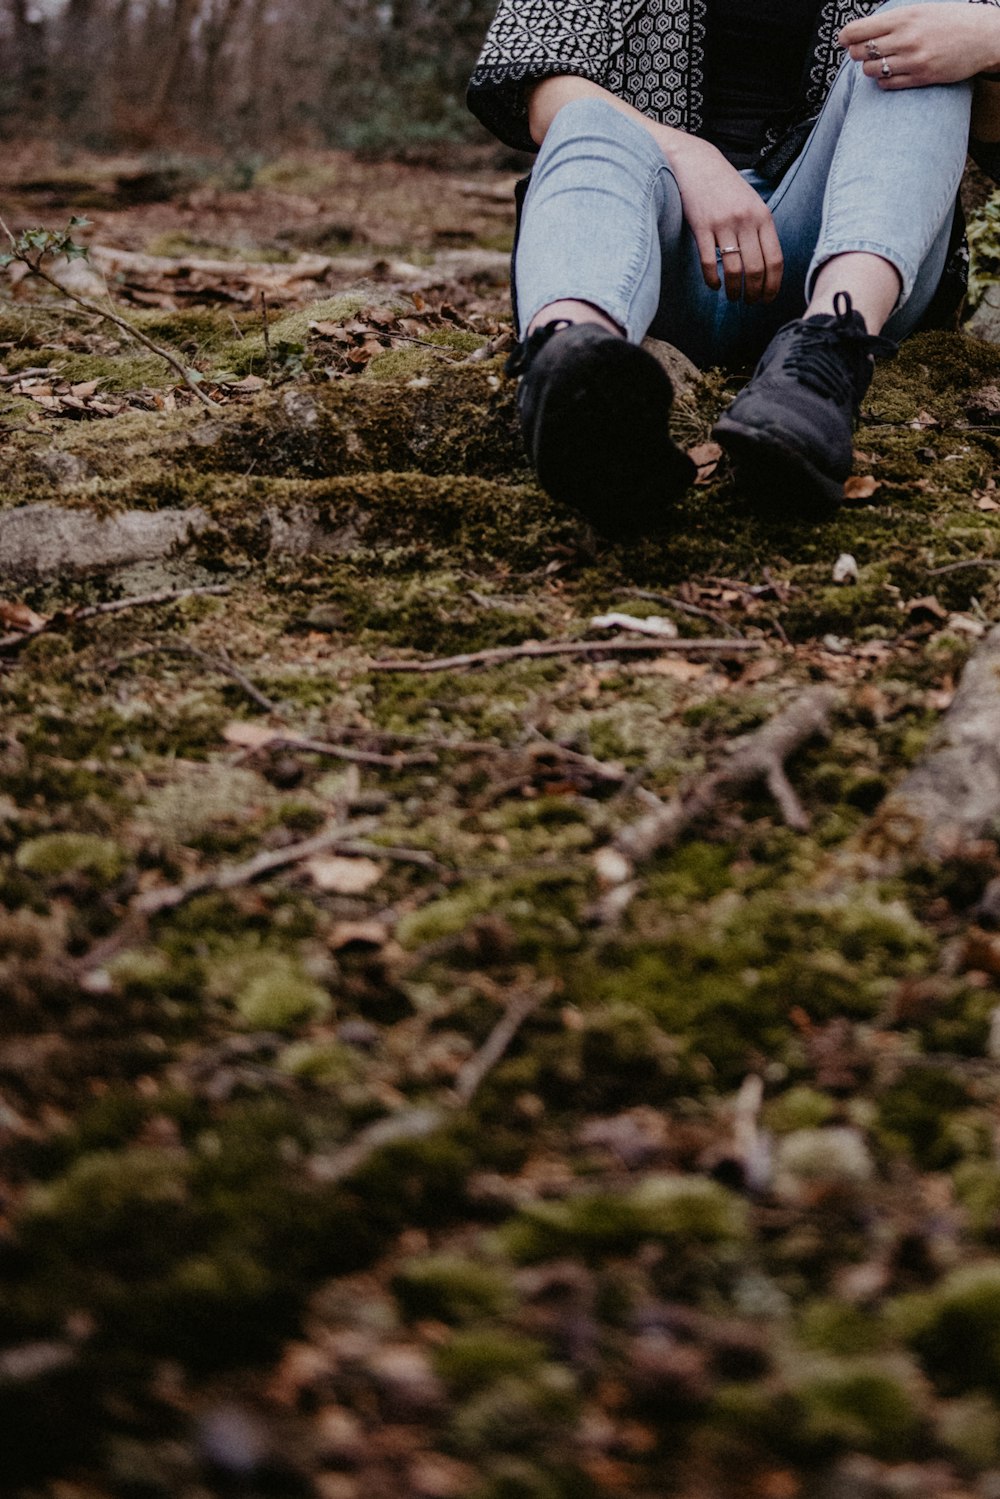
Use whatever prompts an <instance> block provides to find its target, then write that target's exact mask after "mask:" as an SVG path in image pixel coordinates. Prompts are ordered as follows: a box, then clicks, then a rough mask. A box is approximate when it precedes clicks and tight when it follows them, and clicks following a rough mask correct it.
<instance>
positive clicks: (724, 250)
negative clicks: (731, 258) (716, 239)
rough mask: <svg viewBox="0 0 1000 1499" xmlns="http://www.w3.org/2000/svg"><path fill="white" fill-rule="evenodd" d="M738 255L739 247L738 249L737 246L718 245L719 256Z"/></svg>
mask: <svg viewBox="0 0 1000 1499" xmlns="http://www.w3.org/2000/svg"><path fill="white" fill-rule="evenodd" d="M739 253H740V247H739V245H720V246H719V254H720V255H738V254H739Z"/></svg>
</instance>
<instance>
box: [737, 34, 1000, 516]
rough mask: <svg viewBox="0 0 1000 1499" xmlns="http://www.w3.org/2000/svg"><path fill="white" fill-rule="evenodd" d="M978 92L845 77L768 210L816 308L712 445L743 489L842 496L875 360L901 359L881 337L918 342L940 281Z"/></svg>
mask: <svg viewBox="0 0 1000 1499" xmlns="http://www.w3.org/2000/svg"><path fill="white" fill-rule="evenodd" d="M971 94H972V89H971V85H970V84H969V83H959V84H952V85H949V86H947V87H933V88H924V89H913V90H901V91H893V92H883V90H881V89H880V88H879V87H878V84H877V83H876V82H875V81H874V80H873V79H870V78H867V77H865V75H864V74H863V73H862V71H861V69H860V65H859V64H857V63H849V64H847V65H845V67H844V69H843V70H842V72H841V75H840V77H839V78H838V80H837V83H836V85H835V86H834V88H833V90H832V91H831V94H830V98H829V100H828V101H827V107H826V109H825V110H824V112H823V115H822V116H821V118H820V120H819V122H818V123H817V125H816V128H815V130H814V131H813V134H812V136H811V138H810V140H809V143H808V145H807V147H806V149H805V151H804V152H803V154H802V156H801V157H800V158H799V161H798V162H797V163H796V164H795V166H793V168H792V169H791V171H790V172H789V173H788V175H787V177H786V178H785V179H784V180H783V181H782V183H781V184H780V186H779V187H778V189H777V191H776V192H775V193H774V194H773V196H772V197H771V199H770V200H769V206H770V207H771V210H772V213H773V215H774V220H775V225H776V227H777V228H778V232H779V237H780V238H781V241H782V245H783V246H784V247H785V253H786V264H787V267H788V270H790V271H791V272H792V277H793V280H792V282H791V284H790V285H789V287H788V288H787V293H788V294H793V293H794V292H795V290H796V289H797V285H798V284H800V285H801V287H802V297H803V300H804V301H805V302H806V304H807V305H806V307H805V309H804V315H802V313H801V312H800V313H799V315H798V316H797V317H795V318H794V319H793V320H792V321H790V322H789V323H788V324H786V326H785V327H784V328H782V329H781V330H780V331H779V332H778V333H777V334H776V335H775V336H774V337H773V339H772V341H771V342H770V343H769V345H768V347H767V349H766V351H765V353H764V355H763V357H762V358H761V361H760V363H759V365H758V367H757V370H756V372H755V374H754V377H753V379H752V380H751V382H750V384H749V385H748V386H747V387H746V388H745V390H743V391H742V392H741V393H740V395H739V396H737V398H736V400H735V401H734V402H733V405H732V406H731V408H730V409H729V411H728V412H726V413H725V414H724V415H723V416H722V417H721V418H720V420H719V423H718V425H717V427H716V435H717V437H718V439H719V441H720V442H721V443H722V444H723V446H724V447H726V448H727V450H728V452H729V454H730V456H731V457H732V458H733V460H734V461H735V462H736V464H737V467H738V469H739V471H740V477H741V479H742V480H744V482H746V483H747V484H748V485H750V486H751V487H753V488H756V489H758V490H759V491H761V492H766V493H767V494H769V495H770V496H771V497H772V499H775V498H776V499H778V500H780V501H782V502H783V503H785V504H786V505H790V506H794V507H795V508H796V509H798V510H800V511H801V510H809V509H816V508H820V509H826V508H828V507H829V506H831V505H834V504H836V503H837V502H838V500H839V498H840V497H841V494H842V486H843V481H844V479H845V478H846V477H847V475H848V473H849V472H850V468H851V455H852V433H853V426H854V422H855V420H856V417H857V412H858V409H859V407H860V404H861V401H862V399H863V397H864V394H865V392H866V390H867V388H868V385H869V383H870V381H871V377H872V372H873V369H874V361H875V355H876V354H877V353H878V352H880V351H882V350H883V349H884V350H885V351H888V350H889V349H891V348H892V347H893V345H892V344H891V343H889V342H888V340H886V339H880V338H877V337H876V336H875V335H877V334H878V332H879V330H880V329H881V328H882V327H883V326H885V327H886V329H887V331H888V332H889V333H890V334H892V336H893V337H896V338H898V337H905V336H906V335H907V334H908V333H911V332H913V331H914V329H915V328H916V327H917V326H918V325H919V322H920V319H921V317H922V316H923V314H924V312H925V311H926V309H927V307H928V306H929V305H930V302H931V299H932V298H933V295H934V292H935V289H936V287H937V284H938V282H939V280H940V276H941V273H942V271H943V269H944V263H945V257H946V255H947V247H948V241H949V236H950V230H951V223H952V217H953V213H954V203H955V198H956V195H957V193H958V188H959V184H960V182H961V176H962V171H963V168H964V165H965V153H966V143H967V139H968V128H969V113H970V107H971ZM817 205H819V207H820V210H821V211H820V214H819V222H818V224H817V222H816V217H817ZM786 274H787V271H786ZM800 277H801V282H799V278H800ZM783 290H785V289H783ZM747 331H748V329H747V326H746V325H744V327H743V328H740V329H737V330H736V333H737V336H739V335H740V334H745V333H746V332H747ZM754 331H756V332H758V333H760V332H763V331H764V330H763V328H762V327H760V326H759V325H758V327H757V329H756V330H754Z"/></svg>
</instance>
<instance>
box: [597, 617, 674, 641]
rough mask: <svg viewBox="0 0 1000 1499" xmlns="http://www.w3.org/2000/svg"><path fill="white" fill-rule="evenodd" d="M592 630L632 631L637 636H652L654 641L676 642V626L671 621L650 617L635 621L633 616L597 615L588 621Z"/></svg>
mask: <svg viewBox="0 0 1000 1499" xmlns="http://www.w3.org/2000/svg"><path fill="white" fill-rule="evenodd" d="M590 624H591V628H592V629H594V630H633V631H634V632H635V633H636V634H638V635H652V636H653V638H654V639H656V640H676V639H677V626H676V625H675V624H674V622H673V620H672V619H661V618H660V616H659V615H656V614H654V615H651V616H650V617H649V618H648V619H637V618H636V617H635V615H633V614H598V615H597V617H596V619H592V620H591V621H590Z"/></svg>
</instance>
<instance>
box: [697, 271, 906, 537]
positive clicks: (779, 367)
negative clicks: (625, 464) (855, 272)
mask: <svg viewBox="0 0 1000 1499" xmlns="http://www.w3.org/2000/svg"><path fill="white" fill-rule="evenodd" d="M833 305H834V308H835V311H834V312H833V313H832V314H831V313H820V314H818V315H817V316H816V317H810V318H798V319H796V321H795V322H794V323H786V324H785V326H784V328H781V329H779V331H778V332H777V333H776V334H775V336H774V338H773V339H772V340H771V342H770V344H769V345H768V347H767V349H766V350H765V352H764V355H763V357H762V359H761V361H760V363H759V364H758V366H757V368H756V370H755V371H754V374H753V379H752V380H751V381H750V383H749V385H747V386H746V387H745V389H743V390H742V391H741V392H740V394H739V395H738V396H737V397H736V400H735V401H734V402H733V404H732V405H731V406H730V408H729V410H728V411H726V412H725V413H724V414H723V415H722V416H721V417H720V418H719V420H718V422H717V423H716V426H715V432H714V434H713V435H714V436H715V437H716V438H717V440H718V441H719V442H720V443H721V445H722V446H723V447H724V448H725V450H726V452H727V453H728V454H729V456H730V457H731V458H732V460H733V462H734V463H735V465H736V469H737V472H738V474H739V477H740V480H741V481H742V482H743V483H744V484H745V485H746V487H747V488H748V489H749V490H750V491H751V492H752V493H754V494H755V495H756V496H758V497H760V498H762V499H766V500H768V501H769V502H770V503H771V504H772V505H774V506H780V507H781V508H785V509H788V508H792V507H794V508H795V509H796V510H798V511H799V512H801V511H804V510H805V511H812V512H813V513H814V514H815V513H817V512H819V513H822V512H824V511H825V512H829V511H831V510H833V509H835V508H836V507H837V506H838V505H839V504H840V502H841V501H842V499H843V498H844V480H845V479H846V478H847V476H848V474H849V473H850V472H851V460H852V454H853V442H852V434H853V431H854V423H855V421H856V419H857V415H858V409H859V407H860V405H861V400H862V397H863V396H864V393H865V391H866V390H867V389H868V386H869V385H870V384H871V378H872V374H873V372H874V369H875V355H876V354H895V352H896V345H895V344H894V343H892V341H891V340H890V339H888V338H881V337H878V336H875V335H873V334H870V333H869V332H868V329H867V328H866V327H865V320H864V318H863V317H862V316H861V314H860V312H855V311H854V309H853V307H852V305H851V299H850V297H849V296H848V294H847V292H838V293H837V296H836V297H835V298H834V304H833Z"/></svg>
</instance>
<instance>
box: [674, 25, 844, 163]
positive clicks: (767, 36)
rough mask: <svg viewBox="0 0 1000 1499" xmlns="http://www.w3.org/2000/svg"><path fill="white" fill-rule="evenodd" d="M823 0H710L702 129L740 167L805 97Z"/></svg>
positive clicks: (754, 159)
mask: <svg viewBox="0 0 1000 1499" xmlns="http://www.w3.org/2000/svg"><path fill="white" fill-rule="evenodd" d="M819 10H820V0H767V3H765V4H762V3H761V0H709V6H708V36H709V42H708V46H707V48H706V59H705V62H706V66H705V119H704V125H703V129H702V134H704V135H705V137H706V138H707V139H708V140H710V141H711V142H712V143H713V145H716V146H718V147H719V149H720V151H722V153H723V155H724V156H726V157H727V159H728V160H729V161H731V162H732V163H733V165H734V166H736V167H741V168H742V167H749V166H752V165H753V164H754V162H756V160H757V158H758V157H759V155H760V152H761V148H762V147H763V145H764V138H765V134H766V132H767V127H768V126H769V125H779V126H780V125H781V124H782V123H783V122H785V121H787V120H788V119H789V118H790V117H791V115H792V113H793V111H794V109H795V106H796V104H797V102H798V100H799V99H800V97H801V94H802V82H803V78H802V75H803V70H804V68H805V67H806V63H807V60H808V58H809V56H810V49H811V43H812V40H813V37H814V35H815V32H816V22H817V19H818V15H819Z"/></svg>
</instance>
